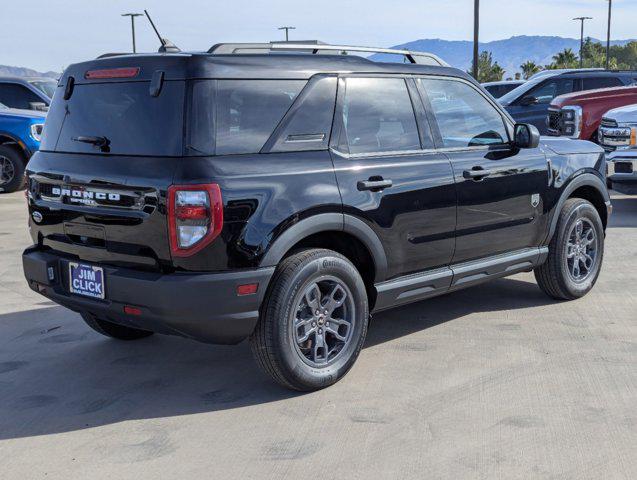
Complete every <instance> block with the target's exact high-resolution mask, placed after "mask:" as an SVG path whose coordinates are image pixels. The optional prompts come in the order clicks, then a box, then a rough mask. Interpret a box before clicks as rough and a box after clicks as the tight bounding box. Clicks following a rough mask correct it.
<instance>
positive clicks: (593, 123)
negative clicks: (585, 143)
mask: <svg viewBox="0 0 637 480" xmlns="http://www.w3.org/2000/svg"><path fill="white" fill-rule="evenodd" d="M635 103H637V86H631V87H614V88H602V89H599V90H588V91H585V92H578V93H569V94H566V95H561V96H559V97H555V99H553V101H552V102H551V105H550V106H549V113H548V116H547V119H546V121H547V125H548V133H549V135H553V136H563V137H570V138H578V139H580V140H591V141H593V142H597V130H598V129H599V126H600V124H601V121H602V117H603V116H604V114H605V113H606V112H608V111H609V110H611V109H613V108H617V107H623V106H626V105H632V104H635Z"/></svg>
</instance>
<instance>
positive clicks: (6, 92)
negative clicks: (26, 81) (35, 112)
mask: <svg viewBox="0 0 637 480" xmlns="http://www.w3.org/2000/svg"><path fill="white" fill-rule="evenodd" d="M0 103H2V104H4V105H6V106H7V107H10V108H20V109H23V110H29V109H31V104H32V103H44V101H43V100H42V99H41V98H40V97H38V96H37V95H36V94H35V93H33V92H32V91H31V90H29V89H28V88H26V87H24V86H23V85H18V84H17V83H0Z"/></svg>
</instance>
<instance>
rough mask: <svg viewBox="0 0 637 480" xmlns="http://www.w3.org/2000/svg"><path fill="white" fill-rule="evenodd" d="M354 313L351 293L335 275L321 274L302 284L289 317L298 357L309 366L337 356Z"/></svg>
mask: <svg viewBox="0 0 637 480" xmlns="http://www.w3.org/2000/svg"><path fill="white" fill-rule="evenodd" d="M354 313H355V312H354V301H353V298H352V294H351V292H350V290H349V288H347V286H346V285H345V284H344V283H343V282H342V281H340V280H339V279H337V278H335V277H322V278H320V279H318V280H316V281H314V282H312V283H310V284H309V285H308V286H306V287H305V289H304V290H303V292H302V294H301V295H300V297H298V300H297V304H296V308H295V309H294V310H293V315H294V318H293V319H292V320H293V321H292V329H293V337H294V341H295V346H296V350H297V353H298V354H299V355H300V356H301V359H302V360H303V361H304V362H306V363H308V364H309V365H311V366H313V367H324V366H326V365H328V364H329V363H332V362H333V361H334V360H335V359H336V358H338V357H339V355H340V354H341V353H342V352H343V351H344V350H345V349H346V348H347V346H348V345H349V344H350V342H351V340H352V336H353V331H354V318H355V315H354Z"/></svg>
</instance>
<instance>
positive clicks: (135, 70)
mask: <svg viewBox="0 0 637 480" xmlns="http://www.w3.org/2000/svg"><path fill="white" fill-rule="evenodd" d="M138 74H139V67H125V68H106V69H103V70H89V71H88V72H86V73H85V74H84V78H86V79H87V80H96V79H102V78H133V77H136V76H137V75H138Z"/></svg>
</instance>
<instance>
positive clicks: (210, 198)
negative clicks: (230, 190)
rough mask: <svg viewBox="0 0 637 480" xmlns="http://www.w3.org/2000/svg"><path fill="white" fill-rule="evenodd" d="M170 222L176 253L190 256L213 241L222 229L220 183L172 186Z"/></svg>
mask: <svg viewBox="0 0 637 480" xmlns="http://www.w3.org/2000/svg"><path fill="white" fill-rule="evenodd" d="M168 225H169V227H168V230H169V234H170V250H171V252H172V254H173V256H176V257H188V256H190V255H193V254H195V253H197V252H199V251H200V250H201V249H202V248H204V247H205V246H206V245H208V244H209V243H210V242H212V241H213V240H214V239H215V238H216V237H217V236H218V235H219V233H221V229H222V228H223V201H222V199H221V189H220V188H219V185H217V184H215V183H212V184H205V185H172V186H170V187H169V188H168Z"/></svg>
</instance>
